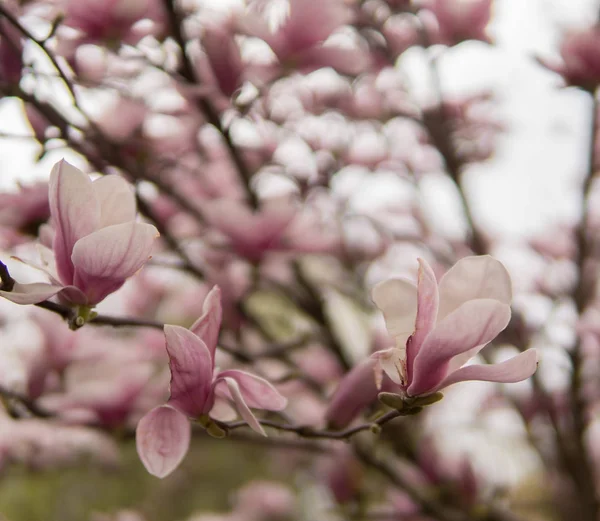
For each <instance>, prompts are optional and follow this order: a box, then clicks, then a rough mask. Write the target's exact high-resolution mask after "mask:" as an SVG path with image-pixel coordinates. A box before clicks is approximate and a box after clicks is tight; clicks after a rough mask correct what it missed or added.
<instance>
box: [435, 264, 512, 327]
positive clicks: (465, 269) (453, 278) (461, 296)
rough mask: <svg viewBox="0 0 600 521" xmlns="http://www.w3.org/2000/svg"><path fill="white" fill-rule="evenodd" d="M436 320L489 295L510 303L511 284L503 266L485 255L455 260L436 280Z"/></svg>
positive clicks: (491, 297) (490, 297) (504, 302)
mask: <svg viewBox="0 0 600 521" xmlns="http://www.w3.org/2000/svg"><path fill="white" fill-rule="evenodd" d="M439 288H440V309H439V313H438V321H439V320H442V319H443V318H444V317H445V316H447V315H448V314H450V313H451V312H452V311H454V310H455V309H457V308H458V307H459V306H460V305H461V304H463V303H464V302H467V301H468V300H473V299H482V298H489V299H494V300H498V301H500V302H502V303H503V304H510V302H511V300H512V287H511V282H510V275H509V274H508V271H506V268H505V267H504V265H503V264H502V263H501V262H500V261H498V260H496V259H494V258H493V257H490V256H489V255H479V256H474V257H465V258H464V259H461V260H459V261H458V262H457V263H456V264H455V265H454V266H453V267H452V268H450V269H449V270H448V271H447V272H446V274H445V275H444V276H443V277H442V279H441V280H440V286H439Z"/></svg>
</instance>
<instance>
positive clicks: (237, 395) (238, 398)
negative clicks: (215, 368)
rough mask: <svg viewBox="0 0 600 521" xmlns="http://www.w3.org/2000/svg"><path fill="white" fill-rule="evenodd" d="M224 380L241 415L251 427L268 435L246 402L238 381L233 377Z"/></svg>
mask: <svg viewBox="0 0 600 521" xmlns="http://www.w3.org/2000/svg"><path fill="white" fill-rule="evenodd" d="M224 380H225V383H226V384H227V387H228V389H229V392H230V393H231V397H232V398H233V401H234V403H235V406H236V409H237V410H238V412H239V413H240V416H241V417H242V418H243V419H244V421H245V422H246V423H247V424H248V425H249V426H250V428H251V429H252V430H253V431H255V432H258V433H259V434H262V435H263V436H266V435H267V433H266V432H265V430H264V429H263V428H262V425H261V424H260V423H259V422H258V420H257V419H256V416H254V414H252V411H251V410H250V408H249V407H248V405H247V404H246V402H245V400H244V396H243V395H242V392H241V390H240V387H239V385H238V383H237V382H236V381H235V380H234V379H233V378H224Z"/></svg>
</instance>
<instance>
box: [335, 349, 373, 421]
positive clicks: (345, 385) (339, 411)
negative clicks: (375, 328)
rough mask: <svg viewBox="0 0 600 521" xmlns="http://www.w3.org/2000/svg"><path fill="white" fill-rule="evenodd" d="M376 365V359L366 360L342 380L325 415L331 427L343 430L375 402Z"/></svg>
mask: <svg viewBox="0 0 600 521" xmlns="http://www.w3.org/2000/svg"><path fill="white" fill-rule="evenodd" d="M376 364H377V360H376V359H374V358H368V359H366V360H365V361H363V362H361V363H360V364H358V365H356V366H354V367H353V368H352V370H351V371H350V372H349V373H347V374H346V375H345V376H344V378H342V380H341V382H340V383H339V385H338V387H337V389H336V391H335V393H334V394H333V396H332V397H331V399H330V401H329V406H328V407H327V412H326V413H325V419H326V420H327V422H328V423H329V424H330V425H331V426H332V427H334V428H337V429H342V428H344V427H345V426H346V425H348V424H349V423H350V422H351V421H352V420H353V419H354V418H356V416H358V414H359V413H360V412H361V411H362V410H363V409H364V408H365V407H367V405H369V404H371V403H372V402H373V401H375V399H376V398H377V393H378V392H379V391H378V390H377V386H376V385H375V365H376Z"/></svg>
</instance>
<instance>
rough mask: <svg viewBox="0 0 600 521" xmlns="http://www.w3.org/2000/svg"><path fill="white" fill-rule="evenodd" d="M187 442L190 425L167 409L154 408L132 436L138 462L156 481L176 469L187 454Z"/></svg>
mask: <svg viewBox="0 0 600 521" xmlns="http://www.w3.org/2000/svg"><path fill="white" fill-rule="evenodd" d="M190 438H191V427H190V422H189V421H188V419H187V418H186V417H185V416H184V415H183V414H182V413H180V412H179V411H177V410H176V409H173V408H172V407H169V406H168V405H162V406H160V407H156V408H154V409H152V410H151V411H150V412H149V413H148V414H146V415H145V416H144V417H143V418H142V419H141V420H140V421H139V423H138V426H137V429H136V433H135V442H136V447H137V452H138V455H139V457H140V460H142V463H143V464H144V467H146V470H147V471H148V472H149V473H150V474H152V475H153V476H156V477H157V478H164V477H166V476H168V475H169V474H170V473H171V472H173V471H174V470H175V469H176V468H177V466H178V465H179V464H180V463H181V461H182V460H183V458H184V456H185V455H186V453H187V451H188V448H189V446H190Z"/></svg>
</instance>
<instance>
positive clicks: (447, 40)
mask: <svg viewBox="0 0 600 521" xmlns="http://www.w3.org/2000/svg"><path fill="white" fill-rule="evenodd" d="M425 5H426V7H427V8H428V9H429V10H430V11H431V12H433V14H434V15H435V18H436V20H437V23H438V27H437V31H434V34H433V38H434V40H435V41H436V43H437V42H439V43H442V44H445V45H456V44H458V43H460V42H463V41H465V40H480V41H482V42H488V41H489V38H488V36H487V35H486V33H485V28H486V27H487V25H488V23H489V21H490V15H491V10H492V0H429V1H428V2H426V3H425Z"/></svg>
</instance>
